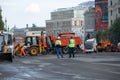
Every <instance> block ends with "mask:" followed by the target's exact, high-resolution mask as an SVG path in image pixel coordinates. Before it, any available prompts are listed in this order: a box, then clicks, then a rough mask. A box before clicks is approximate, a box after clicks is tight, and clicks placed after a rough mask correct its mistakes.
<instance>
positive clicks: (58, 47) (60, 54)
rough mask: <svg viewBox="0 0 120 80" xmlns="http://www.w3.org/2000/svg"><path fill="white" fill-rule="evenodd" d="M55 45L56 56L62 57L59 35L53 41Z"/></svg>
mask: <svg viewBox="0 0 120 80" xmlns="http://www.w3.org/2000/svg"><path fill="white" fill-rule="evenodd" d="M55 47H56V51H57V58H60V57H61V58H63V53H62V49H61V41H60V37H58V38H57V40H56V42H55Z"/></svg>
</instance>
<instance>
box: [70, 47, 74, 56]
mask: <svg viewBox="0 0 120 80" xmlns="http://www.w3.org/2000/svg"><path fill="white" fill-rule="evenodd" d="M74 49H75V48H74V47H69V58H71V57H73V58H74V57H75V53H74Z"/></svg>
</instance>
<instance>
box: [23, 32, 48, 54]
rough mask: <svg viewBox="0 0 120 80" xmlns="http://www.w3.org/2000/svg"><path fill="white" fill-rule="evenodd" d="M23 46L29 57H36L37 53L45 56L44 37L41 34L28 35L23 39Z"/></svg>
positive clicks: (45, 44) (45, 45)
mask: <svg viewBox="0 0 120 80" xmlns="http://www.w3.org/2000/svg"><path fill="white" fill-rule="evenodd" d="M24 42H25V45H24V46H26V47H27V53H29V54H30V55H37V54H38V53H41V54H46V48H47V43H46V36H45V35H44V33H43V32H41V33H40V34H38V33H34V32H33V33H31V34H30V33H29V34H28V35H26V37H25V40H24Z"/></svg>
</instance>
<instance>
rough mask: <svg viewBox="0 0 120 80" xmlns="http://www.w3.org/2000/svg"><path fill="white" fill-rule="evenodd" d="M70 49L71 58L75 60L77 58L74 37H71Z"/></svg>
mask: <svg viewBox="0 0 120 80" xmlns="http://www.w3.org/2000/svg"><path fill="white" fill-rule="evenodd" d="M68 48H69V58H71V56H72V57H73V58H74V57H75V53H74V50H75V40H74V39H73V37H72V36H71V37H70V40H69V42H68Z"/></svg>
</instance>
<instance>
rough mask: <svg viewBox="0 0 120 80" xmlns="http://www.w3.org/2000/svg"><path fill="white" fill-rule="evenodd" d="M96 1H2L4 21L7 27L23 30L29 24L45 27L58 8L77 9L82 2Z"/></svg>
mask: <svg viewBox="0 0 120 80" xmlns="http://www.w3.org/2000/svg"><path fill="white" fill-rule="evenodd" d="M85 1H94V0H0V5H1V7H2V16H3V21H5V18H6V19H7V25H8V26H9V27H10V28H11V27H13V26H14V25H16V27H19V28H23V27H25V26H26V24H28V25H29V26H32V24H36V25H37V26H45V20H50V13H51V12H52V11H54V10H56V9H58V8H68V7H75V6H77V5H78V4H80V3H81V2H85Z"/></svg>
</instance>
